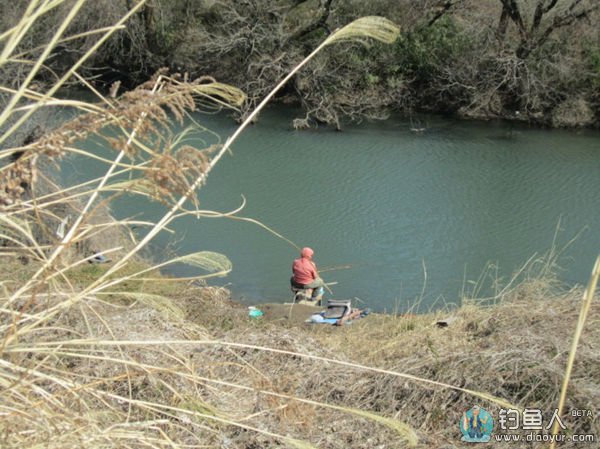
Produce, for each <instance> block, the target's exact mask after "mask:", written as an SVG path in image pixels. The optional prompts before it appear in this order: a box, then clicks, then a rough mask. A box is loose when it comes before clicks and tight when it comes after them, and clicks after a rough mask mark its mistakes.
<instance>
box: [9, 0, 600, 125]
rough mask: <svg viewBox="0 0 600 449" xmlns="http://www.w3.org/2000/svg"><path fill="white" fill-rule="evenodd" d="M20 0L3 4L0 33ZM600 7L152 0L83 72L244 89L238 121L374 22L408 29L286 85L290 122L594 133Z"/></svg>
mask: <svg viewBox="0 0 600 449" xmlns="http://www.w3.org/2000/svg"><path fill="white" fill-rule="evenodd" d="M25 3H26V2H12V3H9V2H5V4H4V5H3V7H2V14H1V15H0V20H1V21H3V22H4V23H3V24H2V28H3V29H6V28H7V27H8V25H9V24H12V23H14V22H15V20H17V19H18V17H20V15H21V14H22V12H23V11H22V10H23V8H24V7H25ZM71 3H73V2H64V4H62V5H61V6H60V7H57V8H56V9H55V10H54V11H53V13H52V14H51V15H49V16H48V18H47V19H46V20H44V21H43V22H41V23H37V24H36V25H35V32H34V33H31V35H30V37H29V38H28V40H27V41H26V42H23V43H22V47H23V48H22V49H23V50H25V49H32V48H36V47H38V46H39V45H40V44H41V43H43V42H46V41H47V40H48V36H49V35H50V34H51V33H52V32H53V30H54V28H55V25H56V24H57V23H59V22H60V21H61V20H62V18H63V17H64V16H65V14H66V11H68V8H69V6H70V4H71ZM133 4H135V2H134V1H133V0H98V1H96V2H88V3H86V4H85V5H84V7H83V8H82V12H81V13H80V14H79V15H78V17H77V19H76V20H75V21H74V22H73V24H72V25H71V28H72V30H71V32H78V31H83V30H87V29H89V28H90V24H93V26H95V27H100V26H103V25H109V24H112V23H114V22H115V20H116V19H117V18H118V17H121V16H122V15H123V14H124V13H125V12H126V11H127V10H129V9H130V8H131V7H132V5H133ZM599 9H600V2H597V1H594V0H481V1H473V0H424V1H419V2H415V1H409V0H400V1H395V0H375V1H368V2H366V1H353V0H347V1H340V0H306V1H302V0H282V1H278V2H273V1H269V0H241V1H240V0H235V1H234V0H149V1H148V2H147V3H146V4H145V5H144V6H143V7H141V8H140V9H139V11H138V12H137V13H136V14H135V15H133V16H132V17H131V19H130V21H129V23H128V27H127V28H126V29H124V30H122V31H120V32H118V33H116V34H115V35H114V36H113V37H112V38H111V39H110V40H109V41H108V42H107V44H105V45H104V46H103V47H101V48H100V50H99V51H98V52H96V53H95V55H94V56H93V58H92V59H90V60H89V61H88V63H87V64H86V67H85V72H86V73H85V75H87V76H92V77H96V80H97V83H98V84H99V85H100V86H102V85H104V86H105V87H106V88H108V86H109V85H110V84H112V82H114V81H116V80H120V81H123V82H124V83H125V84H127V83H129V84H131V85H137V84H139V82H141V81H145V80H147V79H148V78H149V76H150V75H151V74H153V73H154V72H155V71H156V70H157V69H158V68H160V67H169V68H170V69H171V71H172V72H182V73H183V72H188V73H189V74H190V76H191V77H192V78H194V77H196V76H199V75H210V76H213V77H215V78H216V79H219V80H221V81H223V82H227V83H229V84H231V85H234V86H236V87H239V88H240V89H242V90H243V91H244V92H246V93H247V94H248V100H247V102H246V105H245V107H244V108H243V109H242V111H241V115H242V116H244V115H247V114H248V113H249V111H251V110H252V108H253V106H254V105H256V104H257V102H258V101H260V99H261V98H263V97H264V96H265V95H266V93H268V92H269V91H270V90H271V89H272V88H273V86H274V85H275V84H276V83H277V81H278V80H280V79H281V78H282V76H283V75H284V74H285V73H288V72H289V71H290V69H291V68H292V67H294V66H295V65H296V64H297V63H298V62H299V61H301V60H302V59H303V58H304V57H305V56H306V55H307V54H308V52H309V51H310V49H312V48H314V47H315V45H316V44H317V43H318V42H320V41H322V40H323V39H324V38H325V37H326V36H328V35H330V34H331V33H332V32H333V31H334V30H335V29H337V28H339V27H340V26H342V25H344V24H346V23H348V22H350V21H352V20H354V19H356V18H357V17H361V16H367V15H380V16H385V17H387V18H389V19H391V20H392V21H394V22H395V23H397V24H398V25H399V26H400V28H401V30H402V35H401V38H400V39H398V41H397V42H396V43H395V44H394V45H391V46H386V45H381V44H371V45H370V46H369V47H370V48H366V47H365V46H364V45H361V44H360V43H356V44H354V45H352V46H350V47H348V48H346V49H344V51H343V52H340V51H337V50H329V51H327V52H325V54H323V55H321V57H320V58H319V60H318V61H315V62H312V63H311V64H309V66H308V67H306V68H305V69H304V70H303V71H302V72H300V73H299V74H297V75H296V76H295V77H294V79H293V81H292V82H290V83H288V85H287V87H286V90H285V91H284V92H282V93H281V94H280V100H281V101H289V102H294V103H300V104H301V106H302V111H303V112H302V113H299V117H298V118H297V120H295V122H294V124H295V126H297V127H307V126H315V125H318V124H321V123H325V124H329V125H334V126H337V127H341V126H342V125H343V123H344V122H346V121H348V120H360V119H363V118H365V117H369V118H385V117H387V116H388V114H389V113H390V112H392V111H400V112H403V113H406V114H409V115H412V114H415V113H419V112H442V113H451V114H455V115H459V116H463V117H476V118H498V117H501V118H509V119H516V120H524V121H527V122H530V123H535V124H541V125H546V126H598V124H599V123H600V94H599V92H600V32H599V31H598V30H599V28H598V26H597V24H598V23H599V22H600V11H599ZM92 40H93V39H91V37H90V39H79V40H74V41H69V42H65V43H62V44H61V45H60V46H58V47H57V48H56V49H55V51H54V52H53V57H52V58H49V59H48V60H47V64H48V66H47V71H46V72H45V74H44V76H45V77H46V78H47V79H50V80H51V79H52V78H53V77H54V76H56V75H57V74H60V73H61V72H63V71H64V70H65V69H66V67H68V66H69V64H70V63H71V62H72V61H73V60H75V59H76V58H77V57H78V56H79V55H80V54H81V53H82V52H83V51H84V50H85V48H86V46H89V45H90V42H91V41H92ZM37 51H38V52H39V51H41V49H38V50H37ZM34 53H35V52H34ZM19 75H20V74H19V73H15V72H11V71H10V70H7V69H6V70H5V71H4V72H3V73H2V76H3V77H4V78H5V79H10V80H15V81H18V79H19Z"/></svg>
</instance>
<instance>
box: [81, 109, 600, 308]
mask: <svg viewBox="0 0 600 449" xmlns="http://www.w3.org/2000/svg"><path fill="white" fill-rule="evenodd" d="M297 114H298V111H294V110H291V109H283V108H272V109H270V110H268V111H266V112H265V113H263V114H262V116H261V117H260V121H259V122H258V123H257V124H256V125H254V126H252V127H250V128H249V129H248V130H247V131H246V132H245V134H244V135H243V136H242V138H241V139H240V140H239V141H238V142H237V143H236V144H235V145H234V148H233V155H231V156H226V157H225V158H224V159H223V160H222V161H221V162H219V164H218V166H217V167H216V169H215V170H214V171H213V172H212V173H211V174H210V176H209V179H208V183H207V185H206V186H204V187H203V188H202V189H201V190H200V192H199V198H200V202H201V206H202V208H203V209H215V210H220V211H227V210H231V209H234V208H236V207H237V206H238V205H239V204H240V202H241V196H242V195H244V196H245V198H246V200H247V205H246V207H245V209H244V210H243V211H242V212H241V215H242V216H245V217H251V218H254V219H258V220H260V221H261V222H263V223H264V224H266V225H268V226H270V227H272V228H273V229H275V230H276V231H278V232H279V233H281V234H283V235H284V236H285V237H287V238H288V239H290V240H292V241H293V242H296V243H297V244H298V245H300V246H310V247H312V248H313V249H314V250H315V260H316V262H317V264H318V265H319V267H322V268H326V267H331V266H338V265H350V266H351V267H350V268H346V269H340V270H334V271H327V272H326V273H323V277H324V278H325V279H326V280H327V281H331V282H337V284H336V285H334V286H332V290H333V294H334V297H336V298H355V297H357V298H360V300H361V301H364V303H366V304H368V305H369V306H370V307H372V308H373V309H375V310H380V311H388V312H389V311H400V312H402V311H406V310H408V309H411V308H414V307H416V306H415V304H416V303H419V305H418V309H419V310H425V309H427V308H430V307H441V306H443V305H448V304H453V303H459V302H460V300H461V297H463V296H464V295H467V296H469V295H472V294H474V293H478V294H479V295H490V294H493V293H494V288H493V284H494V283H495V282H496V281H499V282H500V283H502V282H506V281H507V280H508V279H509V278H510V276H511V275H512V274H513V273H514V272H516V271H517V270H519V269H520V267H521V266H522V265H523V264H524V263H525V262H526V261H528V260H530V259H531V258H533V259H536V258H538V257H541V256H543V255H544V254H545V253H547V252H548V251H549V250H551V249H552V248H555V249H556V250H563V249H564V250H563V251H562V253H561V257H560V258H559V266H560V269H559V270H558V276H559V278H560V279H561V280H562V281H564V282H566V283H568V284H574V283H585V282H586V281H587V279H588V277H589V273H590V270H591V268H592V264H593V262H594V259H595V257H596V256H597V255H598V253H599V252H600V133H598V132H597V131H565V130H540V129H530V128H528V127H526V126H525V125H510V124H507V123H503V122H468V121H457V120H453V119H448V118H441V117H433V118H431V117H430V118H427V119H426V120H425V127H426V130H425V131H424V132H422V133H414V132H411V130H410V123H409V122H408V121H407V120H405V119H402V118H392V119H390V120H387V121H384V122H374V123H363V124H361V125H356V126H349V127H347V128H346V129H345V130H344V131H343V132H336V131H333V130H330V129H325V128H323V129H318V130H310V131H294V130H293V129H292V128H291V126H290V125H291V120H292V119H293V118H294V116H295V115H297ZM196 119H197V120H199V121H200V122H201V123H203V124H204V125H205V126H207V127H208V128H210V129H211V130H212V131H214V132H215V133H217V134H219V135H220V136H222V139H223V141H224V140H225V138H226V136H228V135H230V134H231V133H232V132H233V130H234V129H235V124H234V123H233V122H232V121H231V120H230V119H228V118H227V117H225V116H220V115H209V116H207V115H198V116H196ZM193 140H195V142H194V143H196V144H201V143H202V142H208V143H210V142H214V141H215V138H214V137H213V136H210V135H209V134H208V133H203V134H200V135H197V136H196V137H195V138H194V139H193ZM93 171H94V170H91V171H90V169H89V165H88V166H87V175H90V174H93V173H92V172H93ZM79 172H80V170H79V171H78V170H77V169H76V168H74V170H73V172H72V173H79ZM77 177H79V178H80V179H81V177H80V174H78V175H77ZM140 208H141V209H142V211H143V213H144V214H145V215H146V216H149V217H157V216H159V215H160V214H161V213H162V212H164V208H163V206H161V205H158V204H141V203H140V201H139V200H135V201H132V200H128V199H124V200H120V201H119V202H118V203H117V204H116V205H115V213H116V214H117V215H119V216H131V215H133V214H135V213H138V212H139V211H140ZM172 228H173V229H174V230H175V231H176V234H175V235H171V234H163V235H162V236H160V237H159V238H158V239H157V240H156V242H154V243H153V246H152V250H153V252H154V253H155V254H167V253H168V252H175V253H180V254H181V253H188V252H193V251H199V250H211V251H217V252H220V253H223V254H225V255H227V256H228V257H229V258H230V259H231V261H232V262H233V272H232V273H231V274H230V275H229V276H228V277H227V278H225V279H221V280H219V281H218V282H217V284H220V285H227V286H228V287H229V288H230V289H231V290H232V292H233V295H234V299H237V300H241V301H245V302H248V303H256V302H266V301H275V302H283V301H289V299H290V292H289V283H288V282H289V277H290V274H291V273H290V270H291V263H292V260H293V259H294V257H296V253H297V251H296V250H295V249H294V248H293V247H292V246H291V245H290V244H288V243H286V242H285V241H283V240H281V239H278V238H277V237H274V236H273V235H271V234H270V233H268V232H266V231H265V230H264V229H261V228H260V227H258V226H256V225H254V224H250V223H246V222H239V221H233V220H230V219H226V218H220V219H212V218H202V219H200V220H198V219H195V218H191V217H189V218H184V219H181V220H180V221H179V222H176V223H175V224H174V225H173V226H172ZM576 236H577V238H576V239H575V241H573V242H572V243H571V244H570V245H569V246H568V247H567V248H566V249H565V248H564V247H565V245H567V243H568V242H569V241H570V240H571V239H572V238H573V237H576ZM486 267H488V269H487V270H486ZM188 270H190V269H189V268H186V267H175V268H174V269H172V270H171V272H172V273H173V274H177V275H189V274H191V271H188ZM480 278H483V279H480ZM478 286H481V289H479V290H478V291H477V292H474V289H477V288H479V287H478Z"/></svg>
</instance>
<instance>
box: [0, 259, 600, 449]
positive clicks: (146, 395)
mask: <svg viewBox="0 0 600 449" xmlns="http://www.w3.org/2000/svg"><path fill="white" fill-rule="evenodd" d="M140 268H141V267H140V266H136V267H131V269H132V270H133V271H137V270H139V269H140ZM28 269H30V268H27V267H26V268H25V269H22V268H21V269H18V267H16V266H15V267H14V268H13V270H12V271H9V272H7V274H9V275H10V276H11V278H12V279H15V280H16V279H17V278H18V277H19V276H27V273H26V271H27V270H28ZM106 269H107V266H106V265H87V266H83V267H81V268H80V269H79V270H78V273H75V274H76V275H74V276H70V279H71V280H72V283H73V286H74V287H75V288H80V287H81V286H82V285H86V284H87V283H89V281H90V280H91V279H93V278H94V277H96V276H98V275H100V274H101V273H102V272H103V270H106ZM155 274H157V273H148V277H150V276H153V275H155ZM581 298H582V291H581V290H579V289H577V290H570V291H561V290H560V289H557V287H556V285H555V284H554V282H553V281H552V279H529V280H527V281H525V282H522V283H521V284H519V285H517V286H515V287H514V288H512V289H510V291H506V292H505V293H504V294H503V295H502V298H501V299H500V301H499V302H498V303H497V304H495V305H493V306H483V305H482V304H479V303H478V301H477V300H472V301H469V302H468V303H465V304H463V305H462V306H461V307H460V308H458V309H456V310H454V311H452V312H451V313H450V314H449V313H448V312H434V313H428V314H422V315H408V316H394V315H381V314H371V315H369V316H368V317H366V318H364V319H362V320H359V321H356V322H354V323H353V324H351V325H346V326H342V327H336V326H321V325H308V324H304V323H301V322H297V321H291V322H290V321H289V320H286V319H282V318H283V317H282V316H281V314H279V315H273V316H272V317H271V316H270V315H269V314H267V315H266V316H265V317H264V318H262V319H251V318H249V317H248V314H247V312H248V311H247V309H246V308H245V307H244V306H242V305H239V304H237V303H235V302H233V301H231V299H230V295H229V293H228V291H227V290H225V289H221V288H214V287H195V286H188V285H180V284H177V283H175V284H172V283H171V282H170V280H169V279H168V278H164V280H163V282H158V283H156V282H148V281H144V280H138V281H136V280H131V281H127V282H126V283H124V284H123V285H121V286H120V287H119V289H118V291H115V292H113V293H111V294H110V295H108V296H102V297H90V298H86V299H83V300H80V301H79V302H78V303H77V304H73V305H72V306H71V307H69V308H67V309H64V310H63V312H61V314H60V315H57V316H56V317H55V319H54V320H53V322H52V323H51V325H49V326H48V327H46V328H41V329H38V331H37V332H36V333H35V334H28V335H25V336H24V337H22V339H21V341H20V342H19V344H18V345H17V347H14V346H12V347H10V351H8V352H9V353H10V354H12V355H10V358H11V360H12V361H16V360H14V358H15V357H17V358H19V359H20V360H22V362H23V363H25V360H27V357H29V358H30V359H31V360H33V361H36V360H37V362H36V363H37V364H38V368H37V371H39V370H40V369H41V368H40V367H42V366H43V367H44V368H49V367H53V368H52V369H53V371H51V372H54V374H52V376H51V378H50V379H49V380H46V381H44V382H43V383H44V384H45V383H47V382H49V383H50V385H52V384H54V383H55V382H56V380H58V379H60V384H57V386H56V388H57V389H56V390H54V393H53V394H54V398H55V400H58V401H60V407H57V406H56V404H53V401H49V400H47V399H42V398H39V397H37V394H36V392H35V390H34V389H31V388H30V387H29V385H30V384H29V383H27V382H21V383H20V384H18V385H16V386H15V387H14V388H13V391H16V390H18V392H19V393H20V394H22V395H24V396H23V397H24V399H23V397H22V398H21V399H20V400H21V401H25V402H26V403H31V404H33V403H35V404H37V405H36V407H34V408H29V412H28V416H27V418H26V419H23V417H22V416H20V415H17V414H11V413H8V414H7V415H5V416H4V417H3V418H2V420H3V427H4V428H11V429H13V431H12V432H10V433H3V436H2V447H7V448H17V447H28V446H30V445H33V444H35V443H38V444H41V443H43V444H45V445H46V446H47V447H57V448H58V447H61V448H63V447H68V446H70V443H69V442H73V441H78V440H79V441H84V439H85V444H80V445H79V446H78V447H99V445H101V443H102V445H103V447H116V446H118V444H117V443H118V441H119V438H126V436H123V432H125V434H126V435H129V436H128V437H131V435H133V434H135V435H136V438H137V440H136V441H137V442H138V443H139V444H142V443H143V442H151V441H154V442H156V441H160V440H161V439H162V438H163V437H168V439H169V441H171V442H172V443H175V444H191V445H193V444H202V445H204V446H207V447H219V448H222V447H227V448H240V449H241V448H263V447H302V448H309V447H319V448H397V447H411V446H412V447H418V448H430V447H438V448H442V447H443V448H448V449H449V448H458V447H462V443H461V442H460V436H461V435H460V430H459V421H460V418H461V416H462V414H463V412H465V411H466V410H468V409H470V408H471V407H472V406H473V405H475V404H477V405H479V406H481V407H483V408H485V409H486V410H488V411H489V412H490V413H491V414H492V416H493V417H494V419H496V418H497V417H498V416H499V413H500V408H501V407H502V406H503V407H505V408H506V407H509V406H510V405H511V404H512V405H513V406H514V407H515V408H521V409H522V408H536V409H540V410H542V412H543V417H544V420H545V424H546V423H547V422H548V421H549V419H550V416H551V414H552V411H553V410H554V408H556V406H557V403H558V395H559V392H560V385H561V382H562V377H563V373H564V369H565V365H566V360H567V356H568V353H569V349H570V344H571V341H572V336H573V332H574V329H575V326H576V323H577V319H578V314H579V309H580V306H581ZM57 301H58V298H53V297H47V298H46V299H45V300H44V301H43V302H38V303H36V304H33V305H30V306H29V309H28V312H27V313H33V312H35V310H36V308H39V307H53V305H54V304H55V303H56V302H57ZM280 307H289V306H280ZM298 311H301V309H300V308H298ZM449 315H450V316H452V317H453V318H455V320H454V321H453V322H452V323H451V324H450V325H449V326H448V327H439V326H437V325H436V324H435V323H436V322H437V321H438V320H439V319H440V318H447V317H448V316H449ZM599 319H600V311H599V310H598V308H597V307H592V309H591V310H590V315H589V317H588V325H587V326H586V327H585V330H584V334H583V341H582V344H581V345H580V347H579V350H578V353H577V358H576V364H575V369H574V372H573V375H572V379H571V384H570V387H569V391H568V395H567V404H566V410H571V409H585V410H593V413H594V414H595V413H596V408H595V406H596V405H597V404H598V403H599V402H600V390H599V389H598V387H597V386H598V384H599V383H600V371H598V364H597V360H598V357H600V354H599V352H600V329H599V328H598V327H597V326H595V325H594V324H593V323H595V322H597V321H598V320H599ZM54 342H56V344H57V345H58V346H56V349H52V348H54V346H53V343H54ZM117 342H118V343H117ZM15 348H22V349H21V351H22V352H19V351H17V352H15ZM44 348H45V349H44ZM48 351H51V354H52V357H51V358H50V359H48V355H49V354H48ZM34 372H35V371H34ZM24 375H25V374H24ZM25 376H26V377H25V378H28V377H29V376H30V375H29V374H27V375H25ZM25 378H23V380H25ZM15 389H16V390H15ZM12 397H13V396H12V395H10V397H9V396H6V397H5V400H4V406H10V400H11V398H12ZM494 398H496V399H494ZM15 399H16V396H15ZM14 405H15V407H17V408H18V407H20V406H17V404H16V403H15V404H14ZM82 406H83V409H82ZM83 410H85V412H84V411H83ZM125 418H126V419H125ZM38 419H40V420H42V421H41V423H42V424H41V425H39V426H37V428H36V430H35V431H34V432H31V431H28V429H32V427H31V426H32V424H33V422H35V421H36V420H38ZM124 419H125V421H124ZM47 420H50V422H54V421H59V422H60V427H59V428H54V427H52V426H50V424H49V423H48V424H44V422H48V421H47ZM148 420H151V421H153V422H154V423H155V424H154V425H147V424H143V423H145V422H148ZM121 422H123V423H129V424H122V425H116V426H115V425H114V423H121ZM564 422H565V425H566V426H567V430H566V431H564V433H565V434H568V435H570V434H573V433H584V434H595V435H596V438H597V436H598V435H600V423H599V421H598V419H597V418H596V417H595V416H594V417H589V416H586V417H579V418H575V417H572V416H571V415H569V414H566V415H564ZM497 426H498V424H497V422H496V429H495V433H496V434H497V433H500V430H499V428H498V427H497ZM544 432H545V431H544ZM544 432H540V433H544ZM508 433H520V434H523V435H524V434H525V433H526V432H523V431H520V432H519V431H515V432H508ZM67 443H69V444H67ZM157 447H163V446H162V445H161V446H157ZM494 447H495V446H494ZM498 447H500V444H498ZM514 447H531V446H530V445H529V446H528V445H526V444H515V445H514ZM540 447H541V446H540ZM561 447H567V448H568V447H582V446H581V445H576V444H575V443H572V444H571V443H569V444H564V445H561ZM585 447H588V446H585ZM589 447H592V446H589Z"/></svg>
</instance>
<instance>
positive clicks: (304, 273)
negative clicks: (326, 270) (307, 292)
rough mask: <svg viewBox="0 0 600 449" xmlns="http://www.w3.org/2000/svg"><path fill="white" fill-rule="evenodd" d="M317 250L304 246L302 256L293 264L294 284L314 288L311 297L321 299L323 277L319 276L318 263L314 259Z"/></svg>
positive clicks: (299, 286) (316, 299) (315, 299)
mask: <svg viewBox="0 0 600 449" xmlns="http://www.w3.org/2000/svg"><path fill="white" fill-rule="evenodd" d="M314 253H315V252H314V251H313V250H312V249H310V248H302V251H301V252H300V257H299V258H298V259H296V260H294V264H293V265H292V272H293V273H294V276H293V277H292V285H293V286H294V287H298V288H304V289H312V293H311V296H312V297H311V299H312V300H313V301H321V297H322V296H323V285H325V284H324V282H323V279H321V278H320V277H319V272H318V271H317V265H315V263H314V262H313V260H312V256H313V254H314Z"/></svg>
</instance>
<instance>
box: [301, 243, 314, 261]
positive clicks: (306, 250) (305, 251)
mask: <svg viewBox="0 0 600 449" xmlns="http://www.w3.org/2000/svg"><path fill="white" fill-rule="evenodd" d="M314 253H315V252H314V251H313V250H312V249H311V248H309V247H308V246H307V247H306V248H302V251H300V256H302V257H304V258H306V259H310V258H312V256H313V254H314Z"/></svg>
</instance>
